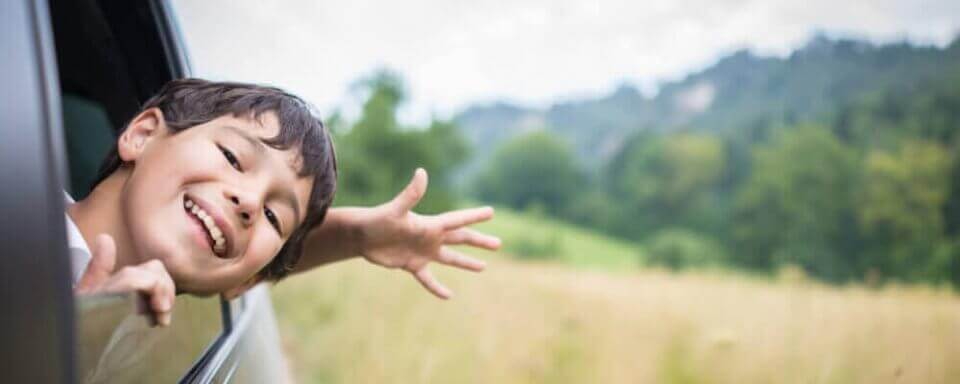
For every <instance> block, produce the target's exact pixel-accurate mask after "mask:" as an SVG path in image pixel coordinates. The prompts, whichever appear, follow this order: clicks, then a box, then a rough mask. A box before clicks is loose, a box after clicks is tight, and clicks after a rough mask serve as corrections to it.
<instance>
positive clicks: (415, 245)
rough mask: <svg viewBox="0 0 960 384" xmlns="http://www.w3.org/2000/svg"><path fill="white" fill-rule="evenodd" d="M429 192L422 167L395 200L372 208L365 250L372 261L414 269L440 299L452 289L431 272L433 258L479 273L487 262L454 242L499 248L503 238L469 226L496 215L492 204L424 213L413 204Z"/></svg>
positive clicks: (364, 241)
mask: <svg viewBox="0 0 960 384" xmlns="http://www.w3.org/2000/svg"><path fill="white" fill-rule="evenodd" d="M426 191H427V172H426V171H425V170H423V169H422V168H418V169H417V170H416V172H415V173H414V175H413V179H412V180H411V181H410V184H409V185H407V187H406V188H404V189H403V191H401V192H400V193H399V194H397V196H396V197H394V198H393V200H391V201H389V202H387V203H385V204H382V205H379V206H377V207H374V208H373V209H372V210H371V211H370V217H369V219H370V220H368V221H367V223H368V225H365V226H364V228H363V233H362V236H363V241H362V244H363V246H362V249H361V250H360V253H361V255H362V256H363V257H364V258H365V259H367V260H368V261H370V262H371V263H374V264H377V265H381V266H383V267H386V268H400V269H403V270H405V271H407V272H410V273H411V274H412V275H413V276H414V278H416V279H417V281H419V282H420V284H422V285H423V287H424V288H426V289H427V290H428V291H430V292H431V293H433V294H434V295H436V296H437V297H439V298H441V299H447V298H450V297H451V296H452V292H451V291H450V289H448V288H447V287H445V286H444V285H443V284H441V283H440V282H439V281H437V279H436V278H435V277H434V276H433V274H431V273H430V270H429V269H428V268H427V266H428V265H429V264H430V263H431V262H437V263H440V264H445V265H449V266H452V267H456V268H461V269H466V270H468V271H474V272H479V271H482V270H483V269H484V267H485V266H486V263H484V262H483V261H481V260H478V259H475V258H473V257H470V256H467V255H464V254H463V253H460V252H458V251H456V250H453V249H452V248H450V247H448V246H449V245H469V246H473V247H478V248H483V249H489V250H496V249H498V248H500V239H498V238H496V237H494V236H490V235H487V234H484V233H481V232H479V231H476V230H473V229H470V228H467V227H468V226H469V225H471V224H475V223H479V222H483V221H487V220H490V219H491V218H493V208H491V207H479V208H469V209H462V210H457V211H450V212H445V213H441V214H438V215H420V214H417V213H414V212H413V208H414V207H415V206H416V205H417V203H419V202H420V199H421V198H423V195H424V194H426Z"/></svg>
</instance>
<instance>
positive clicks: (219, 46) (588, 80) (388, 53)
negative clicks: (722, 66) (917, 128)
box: [173, 0, 960, 124]
mask: <svg viewBox="0 0 960 384" xmlns="http://www.w3.org/2000/svg"><path fill="white" fill-rule="evenodd" d="M173 6H174V8H175V11H176V13H177V16H178V17H179V19H180V28H181V30H182V32H183V34H184V37H185V40H186V45H187V49H188V50H189V52H190V56H191V61H192V63H193V68H194V74H195V75H196V76H200V77H205V78H211V79H218V80H235V81H247V82H257V83H267V84H272V85H276V86H280V87H282V88H285V89H287V90H289V91H291V92H293V93H295V94H298V95H300V96H302V97H304V98H305V99H307V100H308V101H309V102H311V103H312V104H314V105H315V106H316V107H317V108H318V110H319V111H320V112H321V114H323V115H327V114H330V113H332V112H333V111H334V110H340V111H341V112H342V113H344V114H345V115H346V116H347V117H348V118H349V117H351V116H353V115H355V114H356V113H357V110H358V105H359V100H360V99H361V97H362V96H360V95H359V94H358V92H356V90H355V88H354V87H352V85H353V84H355V83H356V81H357V79H359V78H361V77H363V76H365V75H369V74H370V73H372V72H373V71H374V70H376V69H378V68H390V69H392V70H394V71H396V72H398V73H399V74H400V75H402V76H403V78H404V80H405V82H406V85H407V90H408V95H409V100H408V103H407V104H406V105H405V107H404V108H403V109H402V110H401V120H403V121H405V122H408V123H411V124H416V123H420V122H424V121H426V120H428V119H430V118H431V117H437V118H450V117H451V116H453V115H454V114H455V113H457V112H458V111H460V110H462V109H463V108H465V107H467V106H469V105H474V104H485V103H491V102H494V101H507V102H511V103H515V104H520V105H524V106H530V107H545V106H548V105H550V104H552V103H555V102H558V101H563V100H570V99H575V98H583V97H595V96H601V95H604V94H606V93H609V92H611V91H612V90H613V89H615V88H616V87H617V86H619V85H620V84H624V83H628V84H632V85H634V86H636V87H638V88H639V89H641V90H642V91H643V92H644V93H646V94H648V95H653V94H654V93H655V92H656V90H657V87H658V84H662V83H663V82H666V81H670V80H675V79H678V78H682V77H683V76H684V75H686V74H688V73H690V72H692V71H696V70H699V69H702V68H705V67H707V66H709V65H710V64H712V63H713V62H715V61H716V60H717V59H719V58H720V57H722V56H723V55H725V54H729V53H731V52H734V51H736V50H739V49H749V50H751V51H753V52H754V53H756V54H758V55H776V56H784V55H787V54H789V53H790V52H791V51H793V50H794V49H796V48H798V47H800V46H802V45H803V44H804V43H805V42H806V41H807V40H808V39H809V38H810V37H811V36H813V35H814V34H816V33H818V32H822V33H826V34H827V35H830V36H835V37H836V36H842V37H856V38H861V39H866V40H869V41H872V42H875V43H883V42H890V41H901V40H909V41H911V42H913V43H916V44H923V45H938V46H943V45H946V44H948V43H949V42H950V41H951V40H952V39H953V37H954V36H957V35H958V34H960V1H956V0H943V1H941V0H914V1H894V0H873V1H867V0H865V1H837V0H802V1H795V0H794V1H789V0H722V1H721V0H679V1H637V0H632V1H588V0H587V1H585V0H579V1H578V0H531V1H520V0H513V1H506V0H496V1H480V0H475V1H465V0H446V1H428V0H406V1H396V2H391V1H371V0H351V1H263V0H175V1H173Z"/></svg>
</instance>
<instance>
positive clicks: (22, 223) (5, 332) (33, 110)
mask: <svg viewBox="0 0 960 384" xmlns="http://www.w3.org/2000/svg"><path fill="white" fill-rule="evenodd" d="M46 15H47V6H46V4H45V3H43V2H35V1H30V0H9V1H2V2H0V50H2V52H0V55H2V57H3V58H2V59H0V84H3V86H2V90H0V341H2V342H0V361H2V362H3V363H2V367H3V373H2V375H3V376H2V377H3V379H2V380H3V381H5V382H11V383H55V382H71V381H72V380H71V378H72V377H73V375H74V363H73V345H74V331H73V319H74V317H73V301H72V298H73V295H72V292H71V287H70V283H69V282H70V269H69V268H70V267H69V263H68V262H67V258H66V256H65V255H66V237H65V236H66V235H65V230H64V226H63V192H62V188H63V180H64V175H65V168H64V162H63V145H62V140H61V135H60V132H61V131H60V121H59V111H58V103H59V100H58V97H59V95H58V92H57V79H56V69H55V63H54V61H53V57H52V49H51V41H52V37H51V33H50V25H49V19H48V18H47V17H46Z"/></svg>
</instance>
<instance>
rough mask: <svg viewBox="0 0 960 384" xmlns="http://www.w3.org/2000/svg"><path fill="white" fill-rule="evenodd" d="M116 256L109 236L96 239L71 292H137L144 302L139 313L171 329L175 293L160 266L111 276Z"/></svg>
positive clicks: (145, 266) (150, 265)
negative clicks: (83, 269)
mask: <svg viewBox="0 0 960 384" xmlns="http://www.w3.org/2000/svg"><path fill="white" fill-rule="evenodd" d="M116 252H117V249H116V244H114V242H113V238H111V237H110V236H108V235H99V236H97V239H96V242H95V244H94V247H93V255H92V256H91V259H90V263H89V264H88V265H87V270H86V271H85V272H84V273H83V276H82V277H81V278H80V281H79V282H77V285H76V287H74V292H75V293H76V294H78V295H89V294H98V293H121V292H138V293H140V295H141V297H142V298H143V300H142V304H143V307H144V308H140V307H139V306H138V312H140V313H147V314H148V316H150V317H151V318H152V321H151V323H153V324H159V325H161V326H167V325H170V321H171V320H172V318H173V313H172V311H173V302H174V299H175V298H176V289H175V287H174V284H173V279H172V278H170V274H169V273H167V270H166V268H164V266H163V263H161V262H160V261H159V260H150V261H148V262H146V263H143V264H140V265H136V266H132V267H125V268H123V269H121V270H119V271H117V272H116V273H112V272H113V267H114V263H115V262H116Z"/></svg>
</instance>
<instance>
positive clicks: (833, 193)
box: [731, 126, 859, 281]
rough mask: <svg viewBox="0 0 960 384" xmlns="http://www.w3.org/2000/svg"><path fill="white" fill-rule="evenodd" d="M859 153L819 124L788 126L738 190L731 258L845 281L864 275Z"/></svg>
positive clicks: (756, 155)
mask: <svg viewBox="0 0 960 384" xmlns="http://www.w3.org/2000/svg"><path fill="white" fill-rule="evenodd" d="M856 174H857V162H856V155H855V152H853V151H852V150H851V149H850V148H848V147H847V146H845V145H844V144H842V143H841V142H840V141H839V140H837V138H836V137H835V136H833V135H832V134H831V133H830V131H828V130H826V129H823V128H821V127H816V126H800V127H794V128H792V129H788V130H783V131H781V132H779V133H778V134H777V135H775V137H774V139H773V141H772V142H771V143H770V144H768V145H765V146H761V147H758V148H756V149H755V150H754V152H753V173H752V174H751V175H750V178H749V179H748V180H747V182H746V183H745V184H744V185H743V186H742V187H741V189H740V190H739V191H738V193H737V196H736V202H735V212H734V220H733V221H734V222H733V225H734V226H735V229H734V240H735V249H734V252H732V254H731V258H732V260H733V261H734V262H736V263H737V264H739V265H741V266H744V267H748V268H754V269H761V270H768V271H769V270H772V269H773V268H775V267H778V266H780V265H782V264H787V263H789V264H796V265H799V266H800V267H802V268H804V270H805V271H806V272H808V273H810V274H812V275H814V276H818V277H821V278H825V279H827V280H833V281H839V280H845V279H848V278H850V277H853V276H856V275H858V273H859V271H858V266H859V261H858V260H857V258H856V256H857V253H856V249H857V247H858V246H859V242H858V240H857V236H856V226H855V221H854V212H853V210H852V207H853V200H852V199H853V197H854V196H853V192H854V189H853V188H854V186H855V182H856V180H855V177H856Z"/></svg>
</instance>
